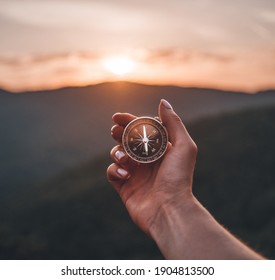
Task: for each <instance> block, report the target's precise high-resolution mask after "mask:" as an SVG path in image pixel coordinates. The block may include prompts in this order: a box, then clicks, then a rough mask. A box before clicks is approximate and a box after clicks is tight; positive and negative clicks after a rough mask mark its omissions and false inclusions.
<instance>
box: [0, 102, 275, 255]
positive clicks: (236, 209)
mask: <svg viewBox="0 0 275 280" xmlns="http://www.w3.org/2000/svg"><path fill="white" fill-rule="evenodd" d="M188 129H189V130H190V134H191V135H192V136H193V138H194V139H195V141H196V142H197V144H198V147H199V157H198V162H197V169H196V175H195V182H194V192H195V194H196V195H197V197H198V198H199V199H200V201H202V203H203V204H204V205H205V206H206V207H207V209H209V210H210V211H211V213H213V214H214V216H215V217H216V218H217V219H218V220H219V221H220V222H221V223H222V224H224V225H225V226H226V227H228V228H229V229H230V230H231V231H232V232H234V233H235V234H236V235H237V236H238V237H240V238H241V239H243V240H245V241H246V242H247V243H248V244H249V245H250V246H252V247H253V248H255V249H256V250H258V251H260V252H262V253H263V254H265V255H266V256H267V257H268V258H272V259H274V258H275V240H274V234H275V203H274V202H275V184H274V181H275V180H274V179H275V173H274V170H275V146H274V143H275V107H270V108H259V109H250V110H244V111H239V112H234V113H231V114H225V115H221V116H219V117H211V118H208V119H203V120H200V121H196V122H192V123H189V124H188ZM109 163H110V160H109V158H108V154H105V155H104V156H102V157H99V158H98V159H94V160H93V161H91V162H89V163H87V164H84V165H82V166H79V167H78V168H76V169H71V170H68V171H65V172H63V173H62V174H60V175H59V176H57V177H55V178H54V179H52V180H50V181H48V182H47V183H45V184H43V185H42V186H39V187H38V186H37V185H34V186H31V185H30V186H27V187H25V188H22V189H21V190H20V191H19V193H17V195H16V197H13V196H10V197H9V198H8V199H5V200H4V201H3V203H1V205H0V218H1V224H0V258H2V259H7V258H8V259H150V258H161V255H160V254H159V252H158V249H157V248H156V247H155V245H154V244H153V242H152V241H151V240H150V239H149V238H147V237H146V236H145V235H144V234H143V233H142V232H140V231H139V229H137V228H136V226H135V225H134V224H133V223H132V221H131V220H130V219H129V217H128V215H127V213H126V211H125V209H124V207H123V206H122V205H121V202H120V200H119V198H118V196H117V194H116V193H115V192H114V191H113V190H112V189H111V187H110V186H109V184H108V182H107V181H106V178H105V170H106V167H107V166H108V164H109Z"/></svg>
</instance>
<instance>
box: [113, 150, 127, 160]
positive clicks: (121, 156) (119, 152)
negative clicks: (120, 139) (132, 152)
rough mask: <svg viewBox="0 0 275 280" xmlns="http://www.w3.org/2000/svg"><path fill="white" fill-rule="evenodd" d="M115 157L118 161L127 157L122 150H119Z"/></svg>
mask: <svg viewBox="0 0 275 280" xmlns="http://www.w3.org/2000/svg"><path fill="white" fill-rule="evenodd" d="M115 157H116V158H117V159H118V160H121V159H122V158H123V157H125V153H124V152H122V151H120V150H117V151H116V152H115Z"/></svg>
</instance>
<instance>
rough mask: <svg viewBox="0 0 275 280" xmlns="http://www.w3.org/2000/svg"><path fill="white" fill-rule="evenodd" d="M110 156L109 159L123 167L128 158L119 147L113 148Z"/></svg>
mask: <svg viewBox="0 0 275 280" xmlns="http://www.w3.org/2000/svg"><path fill="white" fill-rule="evenodd" d="M110 155H111V158H112V159H113V160H114V161H115V162H116V163H118V164H120V165H123V164H124V163H126V162H127V160H128V156H127V155H126V153H125V151H124V150H123V148H122V147H121V146H120V145H117V146H115V147H114V148H113V149H112V150H111V152H110Z"/></svg>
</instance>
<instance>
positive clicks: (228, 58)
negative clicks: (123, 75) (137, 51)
mask: <svg viewBox="0 0 275 280" xmlns="http://www.w3.org/2000/svg"><path fill="white" fill-rule="evenodd" d="M144 59H145V61H147V62H149V63H163V62H166V63H173V64H182V63H186V62H192V61H193V62H194V61H206V60H207V61H214V62H218V63H230V62H232V61H234V59H235V58H234V55H233V54H232V53H231V54H228V53H218V52H216V53H214V52H207V51H195V50H185V49H178V48H176V49H159V50H151V51H148V52H147V53H146V55H145V57H144Z"/></svg>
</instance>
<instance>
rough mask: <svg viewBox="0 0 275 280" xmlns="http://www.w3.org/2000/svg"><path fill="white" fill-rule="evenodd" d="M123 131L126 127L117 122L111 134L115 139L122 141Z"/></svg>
mask: <svg viewBox="0 0 275 280" xmlns="http://www.w3.org/2000/svg"><path fill="white" fill-rule="evenodd" d="M123 131H124V127H122V126H120V125H117V124H115V125H114V126H113V127H112V128H111V135H112V137H113V138H114V140H115V141H117V142H119V143H121V141H122V134H123Z"/></svg>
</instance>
